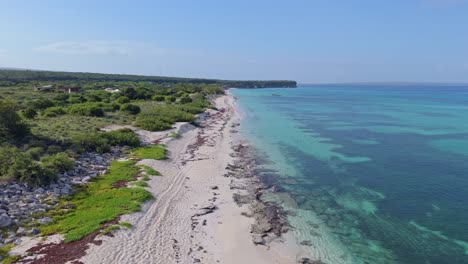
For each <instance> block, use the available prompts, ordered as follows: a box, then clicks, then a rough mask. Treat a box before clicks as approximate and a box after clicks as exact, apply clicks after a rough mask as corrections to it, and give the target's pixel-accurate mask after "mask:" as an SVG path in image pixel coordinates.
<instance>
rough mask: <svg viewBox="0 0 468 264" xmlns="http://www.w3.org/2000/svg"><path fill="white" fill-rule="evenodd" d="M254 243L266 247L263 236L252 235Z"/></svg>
mask: <svg viewBox="0 0 468 264" xmlns="http://www.w3.org/2000/svg"><path fill="white" fill-rule="evenodd" d="M252 241H253V243H254V244H255V245H265V240H264V239H263V235H259V234H254V235H252Z"/></svg>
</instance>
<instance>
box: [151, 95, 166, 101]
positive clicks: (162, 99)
mask: <svg viewBox="0 0 468 264" xmlns="http://www.w3.org/2000/svg"><path fill="white" fill-rule="evenodd" d="M152 99H153V100H154V101H159V102H161V101H164V99H165V98H164V95H155V96H153V97H152Z"/></svg>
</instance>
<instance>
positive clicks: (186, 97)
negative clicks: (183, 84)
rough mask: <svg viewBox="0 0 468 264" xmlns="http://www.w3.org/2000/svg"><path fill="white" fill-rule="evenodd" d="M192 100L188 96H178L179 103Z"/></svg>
mask: <svg viewBox="0 0 468 264" xmlns="http://www.w3.org/2000/svg"><path fill="white" fill-rule="evenodd" d="M191 102H192V98H190V97H188V96H184V97H182V98H180V103H181V104H187V103H191Z"/></svg>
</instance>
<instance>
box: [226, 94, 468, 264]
mask: <svg viewBox="0 0 468 264" xmlns="http://www.w3.org/2000/svg"><path fill="white" fill-rule="evenodd" d="M232 93H233V94H234V95H235V96H237V98H238V104H239V108H240V110H241V112H242V115H243V120H242V134H243V135H244V136H245V137H246V138H247V139H248V140H249V142H250V143H251V144H252V145H253V146H254V147H255V148H256V150H257V151H258V153H259V156H260V157H262V159H259V160H262V162H261V164H260V165H259V169H258V173H259V174H260V175H261V177H262V178H263V179H264V180H265V181H269V182H272V183H274V184H275V185H276V186H277V188H278V192H277V193H274V194H271V195H269V196H268V197H266V199H270V200H275V201H277V202H279V203H281V204H282V205H283V206H284V207H285V209H286V210H287V211H288V212H289V216H288V218H289V220H290V222H291V224H292V226H293V229H292V231H291V232H292V233H293V235H294V236H295V237H296V238H297V240H298V241H299V242H300V241H308V243H304V244H309V245H306V246H304V249H305V250H307V251H308V252H310V254H311V255H313V256H314V257H315V258H318V259H321V260H323V261H325V262H326V263H425V264H428V263H434V264H435V263H437V264H439V263H451V264H452V263H468V88H463V87H440V86H439V87H424V86H396V87H392V86H312V87H299V88H296V89H256V90H250V89H235V90H232Z"/></svg>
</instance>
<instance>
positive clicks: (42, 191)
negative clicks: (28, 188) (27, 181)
mask: <svg viewBox="0 0 468 264" xmlns="http://www.w3.org/2000/svg"><path fill="white" fill-rule="evenodd" d="M34 192H35V193H37V194H44V193H45V190H44V188H41V187H39V188H37V189H36V190H35V191H34Z"/></svg>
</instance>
